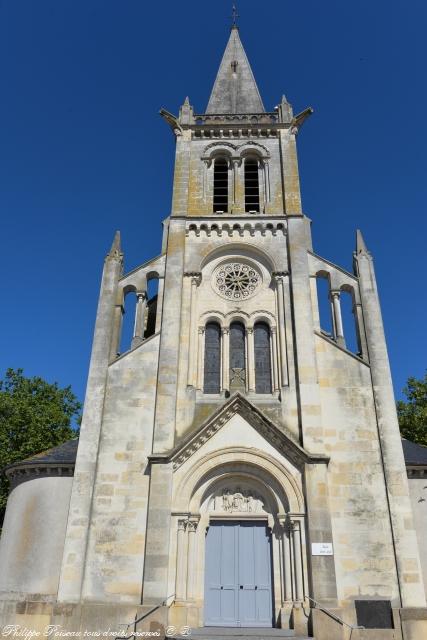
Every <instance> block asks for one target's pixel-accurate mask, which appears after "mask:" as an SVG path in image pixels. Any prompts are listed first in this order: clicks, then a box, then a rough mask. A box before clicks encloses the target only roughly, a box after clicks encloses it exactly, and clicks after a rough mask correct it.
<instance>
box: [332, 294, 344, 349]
mask: <svg viewBox="0 0 427 640" xmlns="http://www.w3.org/2000/svg"><path fill="white" fill-rule="evenodd" d="M331 299H332V308H333V312H334V327H335V338H336V341H337V342H338V344H339V345H341V346H342V347H345V338H344V328H343V324H342V316H341V304H340V291H337V290H333V291H331Z"/></svg>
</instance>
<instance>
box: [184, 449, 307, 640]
mask: <svg viewBox="0 0 427 640" xmlns="http://www.w3.org/2000/svg"><path fill="white" fill-rule="evenodd" d="M177 480H178V478H177ZM174 493H175V495H176V502H175V505H176V506H178V505H179V503H181V507H182V508H180V509H179V511H178V510H175V512H174V515H173V518H174V526H173V527H172V528H173V531H174V532H175V533H174V534H172V535H173V537H174V540H175V545H173V546H174V553H173V554H172V555H173V557H174V569H175V593H176V606H179V607H187V608H188V609H191V610H192V612H193V613H192V615H191V618H192V625H193V626H195V627H196V626H204V624H205V618H204V611H205V595H206V594H205V564H206V556H205V552H206V549H205V545H206V534H207V531H208V530H209V527H210V526H212V524H213V523H216V522H219V521H221V522H227V521H229V522H245V523H251V522H252V523H263V525H264V526H265V527H267V528H268V532H269V535H271V557H272V597H273V605H272V609H273V626H282V627H284V628H289V627H290V626H291V623H290V614H291V612H292V610H293V609H294V608H295V606H299V607H300V606H301V603H302V601H303V599H304V591H305V586H304V585H305V584H307V569H306V564H307V563H306V551H305V548H306V544H305V510H304V501H303V497H302V492H301V491H300V489H299V487H298V485H297V482H296V480H295V478H294V477H293V476H292V475H291V474H290V473H289V471H288V470H287V469H286V468H285V467H283V466H282V465H280V463H278V462H277V460H274V459H273V458H272V457H271V456H269V455H268V454H266V453H263V452H261V451H257V450H254V449H252V450H249V449H245V448H239V449H237V448H233V449H230V450H222V451H220V452H219V451H217V452H213V453H211V454H208V455H207V456H205V458H203V459H202V460H199V462H198V463H196V465H195V466H194V467H192V469H191V472H189V473H187V474H186V475H185V476H184V477H181V479H180V481H179V482H177V484H176V486H175V491H174ZM178 496H179V497H178ZM245 526H246V527H247V526H248V525H247V524H246V525H245ZM181 619H182V617H181ZM187 620H189V617H188V616H187Z"/></svg>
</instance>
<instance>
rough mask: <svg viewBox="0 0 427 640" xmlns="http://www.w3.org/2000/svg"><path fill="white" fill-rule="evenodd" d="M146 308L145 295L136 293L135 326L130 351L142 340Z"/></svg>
mask: <svg viewBox="0 0 427 640" xmlns="http://www.w3.org/2000/svg"><path fill="white" fill-rule="evenodd" d="M146 308H147V294H146V293H145V292H138V293H137V294H136V309H135V324H134V327H133V338H132V344H131V349H135V347H137V346H138V345H140V344H141V343H142V342H143V340H144V328H145V312H146Z"/></svg>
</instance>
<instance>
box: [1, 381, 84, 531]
mask: <svg viewBox="0 0 427 640" xmlns="http://www.w3.org/2000/svg"><path fill="white" fill-rule="evenodd" d="M80 412H81V404H80V402H79V401H78V400H77V398H76V396H75V395H74V393H73V392H72V391H71V387H65V388H64V389H61V388H60V387H59V386H58V384H57V383H56V382H55V383H53V384H50V383H49V382H46V380H43V379H42V378H39V377H37V376H36V377H33V378H26V377H25V376H24V372H23V369H8V370H7V371H6V375H5V378H4V380H0V469H1V470H2V469H3V468H4V467H5V466H7V465H9V464H12V463H13V462H17V461H19V460H23V459H24V458H28V457H29V456H32V455H34V454H36V453H40V452H41V451H45V450H46V449H50V448H52V447H55V446H57V445H59V444H62V443H63V442H65V441H66V440H70V439H72V438H75V437H76V436H77V435H78V429H77V425H78V424H79V422H80ZM8 492H9V486H8V480H7V478H6V477H5V475H4V474H2V475H1V480H0V526H1V523H2V521H3V517H4V511H5V508H6V502H7V496H8Z"/></svg>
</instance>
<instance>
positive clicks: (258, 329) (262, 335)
mask: <svg viewBox="0 0 427 640" xmlns="http://www.w3.org/2000/svg"><path fill="white" fill-rule="evenodd" d="M254 343H255V390H256V392H257V393H271V355H270V327H269V326H268V324H267V323H266V322H257V324H256V325H255V329H254Z"/></svg>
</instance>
